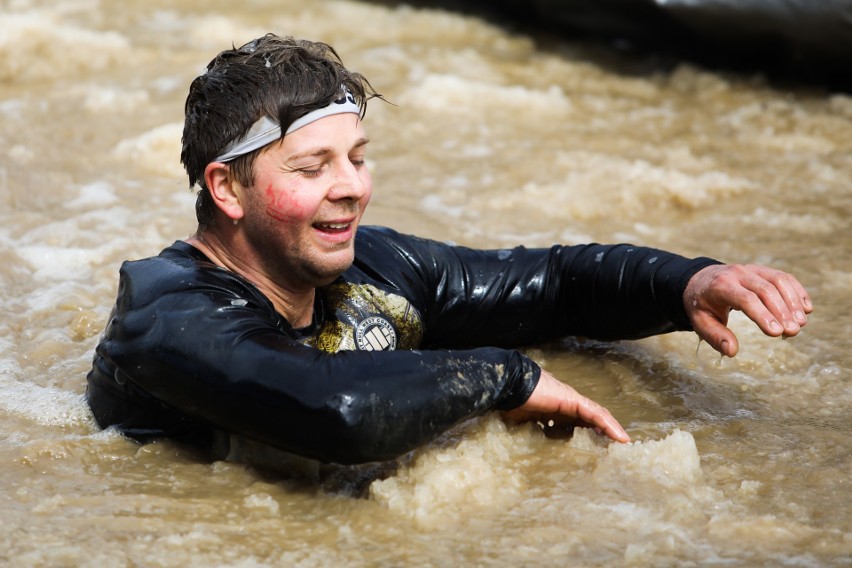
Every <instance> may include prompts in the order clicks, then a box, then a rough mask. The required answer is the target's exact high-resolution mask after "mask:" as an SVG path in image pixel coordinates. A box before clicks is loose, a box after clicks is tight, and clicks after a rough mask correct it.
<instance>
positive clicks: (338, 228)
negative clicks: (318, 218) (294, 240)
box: [314, 223, 352, 233]
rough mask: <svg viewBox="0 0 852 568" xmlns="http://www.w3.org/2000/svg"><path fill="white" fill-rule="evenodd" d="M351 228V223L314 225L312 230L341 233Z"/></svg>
mask: <svg viewBox="0 0 852 568" xmlns="http://www.w3.org/2000/svg"><path fill="white" fill-rule="evenodd" d="M351 226H352V224H351V223H314V229H317V230H319V231H322V232H324V233H343V232H345V231H347V230H349V227H351Z"/></svg>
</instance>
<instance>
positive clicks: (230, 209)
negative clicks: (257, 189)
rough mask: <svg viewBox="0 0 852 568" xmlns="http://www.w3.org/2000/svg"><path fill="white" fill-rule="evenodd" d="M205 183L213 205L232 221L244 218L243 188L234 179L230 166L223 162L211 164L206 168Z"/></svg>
mask: <svg viewBox="0 0 852 568" xmlns="http://www.w3.org/2000/svg"><path fill="white" fill-rule="evenodd" d="M204 181H205V182H206V183H207V190H208V191H209V192H210V197H211V198H213V203H215V204H216V207H218V208H219V209H220V210H221V211H222V213H224V214H225V215H227V216H228V217H229V218H230V219H233V220H234V221H238V220H239V219H242V218H243V215H244V214H245V212H244V211H243V204H242V200H243V190H244V188H243V186H242V185H240V183H239V182H238V181H236V180H235V179H233V177H232V176H231V175H230V172H229V170H228V165H227V164H224V163H222V162H210V163H209V164H207V167H206V168H204Z"/></svg>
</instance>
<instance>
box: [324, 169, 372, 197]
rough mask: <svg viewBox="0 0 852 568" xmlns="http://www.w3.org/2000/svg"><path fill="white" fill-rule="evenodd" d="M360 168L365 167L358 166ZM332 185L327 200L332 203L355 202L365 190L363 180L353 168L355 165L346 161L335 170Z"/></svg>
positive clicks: (362, 195)
mask: <svg viewBox="0 0 852 568" xmlns="http://www.w3.org/2000/svg"><path fill="white" fill-rule="evenodd" d="M360 167H362V168H364V167H366V166H363V165H362V166H360ZM333 183H334V185H333V186H332V188H331V190H330V191H329V194H328V198H329V199H330V200H332V201H335V200H338V199H352V200H354V201H357V200H359V199H361V198H362V197H364V194H365V193H366V191H367V188H366V186H365V184H364V180H363V178H362V176H361V174H360V172H359V171H358V169H357V168H356V167H355V164H353V163H352V162H350V161H349V160H346V163H345V164H341V165H340V167H338V168H336V169H335V175H334V182H333Z"/></svg>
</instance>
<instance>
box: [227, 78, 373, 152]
mask: <svg viewBox="0 0 852 568" xmlns="http://www.w3.org/2000/svg"><path fill="white" fill-rule="evenodd" d="M343 91H344V93H345V96H343V97H340V98H339V99H336V100H333V101H331V103H330V104H329V105H328V106H326V107H323V108H318V109H316V110H312V111H311V112H309V113H308V114H306V115H305V116H302V117H300V118H297V119H296V120H294V121H293V124H291V125H290V126H289V127H288V128H287V132H285V133H284V135H285V136H286V135H287V134H290V133H291V132H293V131H294V130H298V129H299V128H301V127H303V126H307V125H308V124H310V123H312V122H314V121H317V120H319V119H321V118H325V117H326V116H331V115H333V114H342V113H345V112H352V113H355V114H358V115H360V114H361V108H360V107H359V106H358V105H357V104H356V103H355V97H353V96H352V93H350V92H349V91H348V90H347V89H345V88H344V89H343ZM280 138H281V125H279V124H278V123H277V122H275V121H274V120H272V119H271V118H269V117H267V116H261V117H260V119H259V120H258V121H257V122H255V123H254V124H252V125H251V128H249V130H248V132H246V135H245V136H243V137H242V138H238V139H237V140H234V141H232V142H230V143H229V144H228V145H227V146H225V149H224V150H222V153H221V154H220V155H219V156H216V159H215V160H213V161H214V162H228V161H230V160H233V159H234V158H239V157H240V156H242V155H244V154H248V153H249V152H253V151H254V150H257V149H258V148H262V147H264V146H266V145H267V144H269V143H271V142H275V141H276V140H278V139H280Z"/></svg>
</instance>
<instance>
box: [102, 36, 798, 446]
mask: <svg viewBox="0 0 852 568" xmlns="http://www.w3.org/2000/svg"><path fill="white" fill-rule="evenodd" d="M376 96H379V95H377V94H376V93H375V92H374V91H373V90H372V87H371V86H370V85H369V83H368V82H367V81H366V79H364V78H363V77H362V76H361V75H359V74H357V73H352V72H350V71H349V70H347V69H346V68H345V67H343V65H342V63H341V62H340V60H339V58H338V57H337V54H336V53H335V52H334V51H333V49H331V48H330V47H329V46H327V45H324V44H321V43H313V42H308V41H301V40H294V39H292V38H281V37H277V36H274V35H267V36H264V37H262V38H259V39H257V40H255V41H252V42H250V43H248V44H246V45H244V46H242V47H241V48H239V49H231V50H227V51H224V52H222V53H221V54H219V55H218V56H217V57H216V58H215V59H214V60H213V61H212V62H211V63H210V64H209V65H208V67H207V71H206V72H205V73H204V74H203V75H201V76H200V77H198V78H196V79H195V81H194V82H193V83H192V85H191V87H190V93H189V96H188V98H187V102H186V109H185V110H186V122H185V126H184V135H183V151H182V155H181V159H182V162H183V164H184V166H185V167H186V171H187V173H188V175H189V179H190V184H192V185H195V184H197V185H199V186H200V188H201V189H200V192H199V197H198V203H197V207H196V213H197V217H198V221H199V226H198V231H197V232H196V234H195V235H193V236H192V237H191V238H189V239H188V240H186V241H185V242H181V241H178V242H176V243H175V244H173V245H172V246H170V247H168V248H167V249H165V250H164V251H163V252H162V253H161V254H160V255H159V256H157V257H154V258H149V259H144V260H141V261H136V262H128V263H125V264H124V265H123V266H122V269H121V278H120V284H119V291H118V300H117V302H116V306H115V308H114V310H113V314H112V316H111V318H110V322H109V324H108V326H107V328H106V330H105V332H104V335H103V337H102V339H101V342H100V344H99V345H98V347H97V350H96V353H95V357H94V363H93V368H92V371H91V372H90V373H89V376H88V381H89V386H88V389H87V396H88V400H89V404H90V406H91V408H92V410H93V412H94V415H95V418H96V419H97V421H98V423H99V424H100V425H101V426H103V427H107V426H116V427H117V428H118V429H119V430H120V431H122V432H124V433H125V434H127V435H128V436H130V437H132V438H134V439H137V440H142V441H144V440H148V439H152V438H157V437H162V436H170V437H173V438H177V439H181V440H186V441H191V442H194V443H198V444H211V443H212V440H214V439H221V438H222V435H223V434H224V436H225V438H227V437H229V436H232V435H233V436H236V437H239V438H242V439H248V440H250V441H255V442H260V443H262V444H268V445H271V446H274V447H276V448H279V449H281V450H284V451H286V452H291V453H294V454H296V455H299V456H304V457H308V458H313V459H317V460H320V461H323V462H335V463H359V462H369V461H377V460H386V459H390V458H393V457H396V456H399V455H401V454H403V453H405V452H407V451H409V450H411V449H413V448H415V447H417V446H419V445H421V444H423V443H425V442H427V441H429V440H431V439H433V438H434V437H435V436H437V435H439V434H440V433H442V432H444V431H446V430H447V429H449V428H451V427H452V426H454V425H455V424H458V423H459V422H461V421H464V420H466V419H469V418H471V417H474V416H477V415H481V414H483V413H486V412H489V411H491V410H499V411H503V412H504V413H505V415H506V416H507V417H508V418H510V419H514V420H528V419H537V420H542V421H549V420H553V421H554V422H556V423H558V424H580V425H585V426H590V427H593V428H595V429H597V430H598V431H599V432H601V433H602V434H604V435H606V436H608V437H610V438H612V439H613V440H616V441H619V442H626V441H628V440H629V437H628V435H627V433H626V432H625V431H624V429H623V428H622V427H621V426H620V425H619V423H618V422H617V421H616V420H615V419H614V418H613V417H612V416H611V414H610V413H609V412H608V411H607V410H606V409H604V408H603V407H601V406H600V405H598V404H596V403H595V402H592V401H591V400H589V399H587V398H585V397H584V396H582V395H580V394H579V393H577V392H576V391H575V390H574V389H572V388H571V387H569V386H568V385H566V384H565V383H563V382H561V381H559V380H558V379H556V378H555V377H553V376H552V375H551V374H550V373H548V372H547V371H544V370H542V369H540V368H539V366H538V365H537V364H536V363H534V362H533V361H532V360H530V359H529V358H528V357H526V356H524V355H523V354H521V353H520V352H518V351H516V350H515V349H514V348H515V347H517V346H520V345H529V344H534V343H538V342H542V341H546V340H550V339H554V338H557V337H562V336H566V335H583V336H588V337H594V338H599V339H605V340H607V339H627V338H638V337H644V336H648V335H652V334H658V333H665V332H670V331H674V330H689V329H694V330H695V331H696V332H697V333H698V335H699V336H700V337H701V338H702V339H704V340H705V341H707V342H708V343H709V344H710V345H712V346H713V347H714V348H715V349H717V350H718V351H720V352H721V353H723V354H724V355H727V356H731V357H732V356H734V355H735V354H736V352H737V348H738V346H737V340H736V338H735V337H734V335H733V333H732V332H731V331H730V330H729V329H727V328H726V327H725V323H726V321H727V314H728V311H729V310H730V309H737V310H742V311H744V312H745V313H746V314H747V315H748V317H750V318H751V319H752V320H754V321H755V322H756V323H757V325H758V326H760V328H761V329H762V330H763V331H764V332H765V333H767V334H768V335H772V336H780V335H782V334H783V335H795V334H797V333H798V332H799V330H800V328H801V326H803V325H805V323H806V321H807V318H806V315H805V314H806V313H809V312H810V311H811V310H812V306H811V302H810V300H809V298H808V295H807V293H806V292H805V290H804V289H803V287H802V286H801V285H800V284H799V283H798V281H797V280H796V279H795V278H793V277H792V276H790V275H788V274H785V273H782V272H779V271H776V270H773V269H770V268H765V267H758V266H725V265H722V264H720V263H718V262H716V261H714V260H711V259H707V258H699V259H693V260H689V259H685V258H682V257H679V256H677V255H673V254H670V253H667V252H664V251H659V250H653V249H647V248H640V247H633V246H629V245H615V246H601V245H588V246H575V247H561V246H554V247H552V248H550V249H538V250H529V249H525V248H523V247H518V248H516V249H513V250H501V251H480V250H472V249H468V248H464V247H456V246H450V245H446V244H441V243H437V242H434V241H429V240H424V239H419V238H416V237H412V236H406V235H401V234H398V233H397V232H395V231H392V230H390V229H386V228H379V227H361V228H359V221H360V219H361V215H362V214H363V212H364V209H365V207H366V206H367V203H368V202H369V200H370V195H371V193H372V184H371V181H370V175H369V173H368V171H367V168H366V166H365V162H364V156H365V152H366V148H367V145H368V138H367V136H366V133H365V130H364V126H363V123H362V119H363V117H364V114H365V112H366V105H367V100H368V99H370V98H372V97H376Z"/></svg>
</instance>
